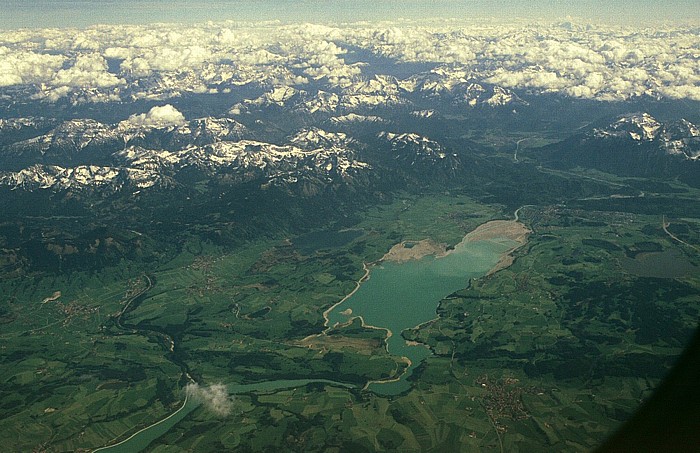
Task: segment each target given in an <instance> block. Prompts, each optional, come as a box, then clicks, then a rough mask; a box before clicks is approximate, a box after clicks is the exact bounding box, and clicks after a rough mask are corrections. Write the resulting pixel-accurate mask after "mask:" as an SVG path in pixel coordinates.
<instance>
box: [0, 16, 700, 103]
mask: <svg viewBox="0 0 700 453" xmlns="http://www.w3.org/2000/svg"><path fill="white" fill-rule="evenodd" d="M698 48H700V35H698V33H697V31H696V30H695V29H692V28H680V27H676V28H674V27H667V28H661V29H627V28H620V27H617V28H614V27H608V28H605V27H585V26H579V25H577V24H572V25H571V26H568V27H560V26H550V25H541V24H534V25H528V26H526V25H523V24H512V25H503V24H499V25H494V24H490V23H486V24H484V25H474V24H471V25H468V26H466V25H465V24H460V23H459V22H455V21H447V22H432V23H420V22H410V21H403V22H396V23H393V24H388V23H379V24H371V23H359V24H351V25H344V26H334V27H330V26H320V25H313V24H296V25H286V26H282V25H280V24H275V23H258V24H236V23H233V22H225V23H220V24H215V23H207V24H200V25H193V26H188V27H182V26H181V25H167V24H159V25H132V26H125V25H113V26H97V27H91V28H87V29H84V30H61V29H51V30H17V31H12V30H10V31H0V87H6V86H22V85H26V86H30V87H31V86H34V87H37V93H38V94H37V95H36V96H37V97H40V98H41V97H43V98H45V99H49V100H55V99H60V98H61V97H65V96H73V95H74V93H76V92H90V91H91V90H92V91H95V90H96V91H97V92H96V93H95V94H94V95H90V96H87V97H86V99H94V100H100V99H112V98H114V97H115V96H120V95H121V93H129V95H130V96H132V97H133V98H151V99H154V98H157V99H167V98H168V97H172V96H178V95H180V94H181V93H183V92H195V93H196V92H211V91H221V92H223V91H230V90H235V89H236V86H237V85H244V84H248V83H257V84H260V85H262V86H265V87H266V88H269V87H271V86H283V85H290V86H296V87H297V88H302V86H303V85H306V84H308V83H309V82H310V81H313V80H318V79H323V80H324V81H327V82H328V83H329V84H330V85H331V86H335V87H341V88H342V87H346V86H349V85H350V84H351V82H355V81H357V80H358V79H359V78H360V77H361V65H359V64H350V63H347V62H346V58H347V57H348V53H349V49H359V52H358V53H357V55H359V56H360V58H362V55H363V54H375V55H377V56H380V57H386V58H388V59H389V60H394V61H398V62H431V63H436V64H447V65H450V67H451V68H452V69H451V71H452V73H451V74H444V77H457V72H458V71H461V74H460V75H459V77H460V78H463V79H464V80H469V81H476V82H481V81H488V82H491V83H497V84H501V85H504V86H506V87H509V88H523V89H529V90H535V91H537V90H539V91H543V92H557V93H563V94H566V95H569V96H575V97H582V98H591V99H599V100H620V99H626V98H629V97H632V96H638V95H640V94H642V93H648V94H651V95H653V96H665V97H671V98H689V99H696V98H697V89H696V88H697V86H698V85H700V54H698V51H697V49H698ZM108 59H116V60H119V62H120V66H119V69H118V71H116V72H115V71H114V70H111V71H110V70H108V67H107V60H108ZM378 69H379V71H381V70H382V68H381V67H378ZM143 78H149V80H151V81H158V83H155V82H153V83H146V84H144V83H141V80H142V79H143ZM155 85H157V86H155ZM66 87H68V89H66Z"/></svg>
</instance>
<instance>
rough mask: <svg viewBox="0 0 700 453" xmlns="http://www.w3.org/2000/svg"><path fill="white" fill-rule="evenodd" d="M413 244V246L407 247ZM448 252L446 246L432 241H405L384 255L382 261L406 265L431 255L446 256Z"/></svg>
mask: <svg viewBox="0 0 700 453" xmlns="http://www.w3.org/2000/svg"><path fill="white" fill-rule="evenodd" d="M408 244H411V246H407V245H408ZM446 250H447V245H446V244H439V243H437V242H435V241H433V240H432V239H423V240H422V241H404V242H402V243H400V244H396V245H395V246H393V247H392V248H391V250H389V251H388V252H387V253H386V255H384V256H383V257H382V259H381V261H391V262H394V263H405V262H406V261H411V260H419V259H421V258H423V257H426V256H429V255H435V256H440V255H444V254H445V253H446Z"/></svg>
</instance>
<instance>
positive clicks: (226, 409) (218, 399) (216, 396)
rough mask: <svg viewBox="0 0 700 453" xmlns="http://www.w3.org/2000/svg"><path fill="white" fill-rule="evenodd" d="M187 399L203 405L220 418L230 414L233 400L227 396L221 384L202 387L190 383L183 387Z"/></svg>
mask: <svg viewBox="0 0 700 453" xmlns="http://www.w3.org/2000/svg"><path fill="white" fill-rule="evenodd" d="M185 393H186V394H187V397H188V398H191V399H192V400H194V401H197V402H200V403H202V404H204V407H206V408H207V409H208V410H209V411H211V412H213V413H214V414H215V415H218V416H220V417H225V416H227V415H229V414H231V410H232V409H233V400H232V399H231V397H230V396H229V394H228V389H227V388H226V386H225V385H223V384H212V385H210V386H209V387H202V386H200V385H199V384H197V383H194V382H193V383H190V384H188V385H187V387H185Z"/></svg>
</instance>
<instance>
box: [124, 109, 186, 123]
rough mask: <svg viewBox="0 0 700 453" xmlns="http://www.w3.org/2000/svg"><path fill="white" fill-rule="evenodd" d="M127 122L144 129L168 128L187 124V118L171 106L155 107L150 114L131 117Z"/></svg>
mask: <svg viewBox="0 0 700 453" xmlns="http://www.w3.org/2000/svg"><path fill="white" fill-rule="evenodd" d="M126 121H127V122H129V123H131V124H133V125H135V126H142V127H168V126H181V125H183V124H185V116H184V115H183V114H182V113H180V111H179V110H177V109H176V108H175V107H173V106H172V105H170V104H166V105H163V106H156V107H153V108H152V109H151V110H149V111H148V113H141V114H139V115H131V116H130V117H129V119H128V120H126Z"/></svg>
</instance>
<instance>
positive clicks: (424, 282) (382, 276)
mask: <svg viewBox="0 0 700 453" xmlns="http://www.w3.org/2000/svg"><path fill="white" fill-rule="evenodd" d="M518 245H519V243H518V242H516V241H513V240H510V239H490V240H483V241H474V242H467V241H462V242H461V243H459V244H458V245H457V246H456V247H455V249H454V250H453V251H452V252H451V253H449V254H447V255H445V256H442V257H434V256H426V257H424V258H421V259H419V260H412V261H408V262H404V263H394V262H382V263H379V264H377V265H375V266H373V267H372V268H371V269H370V274H369V279H368V280H366V281H365V282H363V283H362V284H361V285H360V288H359V289H358V290H357V291H356V292H355V293H354V294H353V295H352V296H350V297H349V298H348V299H346V300H345V301H344V302H343V303H342V304H340V305H338V306H336V307H335V308H334V309H333V310H331V312H329V313H328V325H329V326H332V325H334V324H336V323H345V322H347V321H348V320H349V319H351V318H354V317H358V316H360V317H362V319H363V320H364V323H365V324H366V325H370V326H374V327H379V328H385V329H389V330H390V331H391V332H392V336H391V337H390V338H389V339H388V341H387V345H388V349H389V353H391V354H393V355H397V356H403V357H407V358H408V359H410V360H411V363H412V366H411V367H410V368H409V369H408V370H407V372H406V373H404V374H403V375H402V376H401V379H400V380H398V381H395V382H387V383H373V384H370V387H369V388H370V389H371V390H372V391H374V392H375V393H379V394H384V395H396V394H399V393H401V392H404V391H406V390H408V389H409V388H410V386H411V384H410V382H408V381H407V380H406V378H408V377H409V376H410V375H411V372H412V369H413V368H414V367H415V366H416V365H418V364H419V363H420V361H421V360H423V359H425V358H426V357H427V356H429V355H430V351H429V350H428V349H427V348H426V347H425V346H423V345H417V346H411V345H408V344H407V343H406V341H405V340H404V339H403V337H402V336H401V332H402V331H403V330H405V329H409V328H411V327H415V326H417V325H419V324H422V323H424V322H427V321H430V320H431V319H434V318H435V317H436V309H437V306H438V303H439V302H440V300H442V299H443V298H445V297H446V296H449V295H450V294H452V293H453V292H455V291H458V290H460V289H463V288H466V287H467V286H468V284H469V280H470V279H472V278H475V277H481V276H483V275H485V274H486V273H487V272H488V271H489V270H491V269H492V268H493V267H494V266H495V265H496V263H498V261H499V259H500V257H501V255H502V254H503V253H504V252H507V251H508V250H510V249H513V248H514V247H517V246H518ZM347 309H351V310H352V314H350V315H344V314H341V312H344V311H345V310H347Z"/></svg>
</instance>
